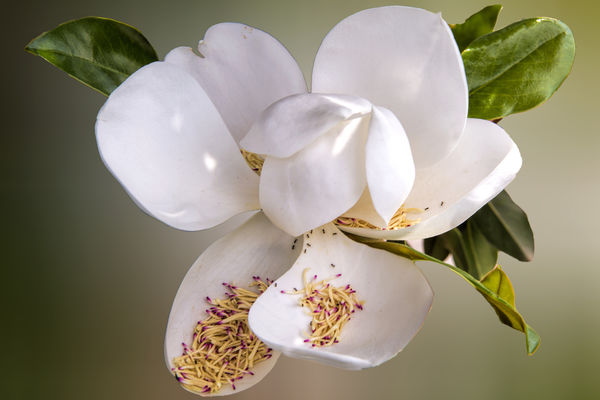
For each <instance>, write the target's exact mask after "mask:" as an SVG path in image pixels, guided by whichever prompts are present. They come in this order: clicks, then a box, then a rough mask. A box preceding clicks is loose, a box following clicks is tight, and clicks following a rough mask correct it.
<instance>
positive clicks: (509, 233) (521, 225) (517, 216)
mask: <svg viewBox="0 0 600 400" xmlns="http://www.w3.org/2000/svg"><path fill="white" fill-rule="evenodd" d="M469 221H472V222H473V223H474V224H475V225H476V226H477V228H479V230H481V232H482V233H483V235H485V237H486V239H487V240H488V241H489V242H490V243H492V244H493V245H494V246H495V247H496V248H498V250H501V251H503V252H505V253H506V254H509V255H511V256H513V257H515V258H516V259H518V260H520V261H531V259H533V253H534V240H533V231H532V230H531V226H530V225H529V220H528V218H527V214H525V212H524V211H523V210H522V209H521V208H520V207H519V206H518V205H517V204H516V203H515V202H514V201H513V200H512V199H511V198H510V196H509V195H508V193H506V191H502V192H501V193H500V194H499V195H498V196H496V197H495V198H494V199H493V200H492V201H490V202H489V203H488V204H486V205H485V206H484V207H482V208H481V209H480V210H479V211H477V213H475V215H473V216H472V217H471V218H470V219H469Z"/></svg>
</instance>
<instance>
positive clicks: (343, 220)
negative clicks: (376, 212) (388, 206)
mask: <svg viewBox="0 0 600 400" xmlns="http://www.w3.org/2000/svg"><path fill="white" fill-rule="evenodd" d="M422 212H425V210H423V209H421V208H405V207H404V205H402V206H401V207H400V208H399V209H398V211H396V213H395V214H394V216H393V217H392V219H391V220H390V222H389V224H388V226H386V227H385V228H382V227H379V226H376V225H373V224H372V223H370V222H367V221H365V220H362V219H359V218H352V217H338V218H336V219H335V221H334V222H335V223H336V224H337V225H342V226H347V227H349V228H368V229H378V230H383V231H386V230H387V231H393V230H396V229H402V228H408V227H411V226H413V225H415V224H418V223H419V222H421V219H420V218H415V219H409V218H408V214H419V213H422Z"/></svg>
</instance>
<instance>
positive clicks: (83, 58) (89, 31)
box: [25, 17, 158, 96]
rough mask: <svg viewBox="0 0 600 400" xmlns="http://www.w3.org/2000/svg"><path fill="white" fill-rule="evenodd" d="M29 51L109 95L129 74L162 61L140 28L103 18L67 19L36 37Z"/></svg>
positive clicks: (28, 47) (29, 46)
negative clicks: (159, 60) (154, 62)
mask: <svg viewBox="0 0 600 400" xmlns="http://www.w3.org/2000/svg"><path fill="white" fill-rule="evenodd" d="M25 50H27V51H29V52H30V53H32V54H36V55H38V56H40V57H43V58H44V59H46V60H47V61H48V62H50V63H51V64H53V65H55V66H56V67H58V68H59V69H61V70H63V71H65V72H66V73H67V74H69V75H70V76H72V77H73V78H75V79H77V80H78V81H80V82H82V83H83V84H85V85H87V86H89V87H91V88H92V89H95V90H97V91H99V92H100V93H102V94H105V95H107V96H108V95H109V94H110V93H111V92H112V91H113V90H114V89H115V88H116V87H117V86H119V85H120V84H121V82H123V81H124V80H125V79H127V77H128V76H129V75H131V74H132V73H134V72H135V71H137V70H138V69H139V68H141V67H143V66H144V65H146V64H149V63H151V62H153V61H156V60H158V56H157V55H156V51H154V49H153V48H152V46H151V45H150V43H149V42H148V40H146V38H145V37H144V36H143V35H142V34H141V33H140V32H139V31H138V30H137V29H135V28H133V27H131V26H129V25H126V24H124V23H122V22H118V21H114V20H112V19H107V18H100V17H86V18H82V19H78V20H74V21H69V22H65V23H64V24H61V25H59V26H58V27H56V28H55V29H53V30H51V31H49V32H45V33H42V34H41V35H40V36H38V37H37V38H35V39H33V40H32V41H31V42H30V43H29V44H28V45H27V47H25Z"/></svg>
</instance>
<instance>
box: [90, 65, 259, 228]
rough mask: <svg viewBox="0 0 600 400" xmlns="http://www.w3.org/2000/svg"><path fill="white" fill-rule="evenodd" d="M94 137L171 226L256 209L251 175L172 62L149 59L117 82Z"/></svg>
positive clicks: (138, 195) (212, 112) (112, 166)
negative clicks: (117, 84) (138, 68)
mask: <svg viewBox="0 0 600 400" xmlns="http://www.w3.org/2000/svg"><path fill="white" fill-rule="evenodd" d="M96 138H97V141H98V148H99V150H100V155H101V157H102V159H103V161H104V163H105V164H106V166H107V167H108V169H109V170H110V171H111V172H112V173H113V175H114V176H115V177H116V178H117V179H118V180H119V181H120V182H121V184H122V185H123V186H124V187H125V188H126V190H127V191H128V193H129V194H130V195H131V196H132V197H133V199H134V200H135V201H136V202H137V203H138V204H139V205H140V206H142V207H143V208H144V209H145V210H146V211H147V212H149V213H150V214H152V215H153V216H154V217H156V218H158V219H159V220H161V221H163V222H165V223H166V224H169V225H171V226H173V227H175V228H179V229H185V230H196V229H204V228H208V227H211V226H214V225H217V224H219V223H221V222H223V221H225V220H227V219H228V218H230V217H231V216H233V215H235V214H238V213H240V212H243V211H247V210H253V209H257V208H259V205H258V201H257V200H258V177H257V176H256V174H254V173H253V172H252V171H251V170H250V168H248V166H247V165H246V163H245V162H244V159H243V158H242V157H241V155H240V153H239V149H238V147H237V145H236V143H235V142H234V140H233V139H232V137H231V135H230V134H229V132H228V131H227V127H226V126H225V124H224V123H223V120H222V119H221V116H220V115H219V113H218V111H217V110H216V109H215V107H214V105H213V104H212V102H211V101H210V99H209V98H208V96H207V95H206V93H205V92H204V90H202V88H201V87H200V85H199V84H198V83H197V82H196V81H195V80H194V79H193V78H192V77H191V76H190V75H189V74H188V73H186V72H185V71H184V70H183V69H181V68H179V67H177V66H175V65H172V64H168V63H164V62H155V63H153V64H150V65H148V66H146V67H143V68H141V69H140V70H138V71H137V72H135V73H134V74H133V75H132V76H131V77H129V79H127V80H126V81H125V82H124V83H123V84H122V85H121V86H119V87H118V88H117V89H116V90H115V91H114V92H113V93H112V94H111V95H110V97H109V98H108V100H107V101H106V104H104V106H103V107H102V109H101V110H100V112H99V113H98V121H97V122H96Z"/></svg>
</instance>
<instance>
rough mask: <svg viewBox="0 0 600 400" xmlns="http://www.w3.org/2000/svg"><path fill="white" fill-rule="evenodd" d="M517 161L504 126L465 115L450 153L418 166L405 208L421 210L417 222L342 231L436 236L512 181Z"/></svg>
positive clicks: (377, 235) (401, 236) (375, 235)
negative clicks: (386, 228) (390, 228)
mask: <svg viewBox="0 0 600 400" xmlns="http://www.w3.org/2000/svg"><path fill="white" fill-rule="evenodd" d="M521 163H522V160H521V154H520V153H519V149H518V148H517V145H516V144H515V143H514V142H513V141H512V139H511V138H510V136H508V134H507V133H506V132H505V131H504V129H502V128H501V127H500V126H498V125H496V124H494V123H492V122H490V121H485V120H481V119H471V118H470V119H469V120H468V121H467V127H466V129H465V133H464V135H463V136H462V137H461V139H460V142H459V144H458V146H457V147H456V149H455V150H454V151H453V152H452V154H450V156H448V157H447V158H445V159H444V160H442V161H441V162H439V163H438V164H436V165H434V166H432V167H429V168H425V169H417V177H416V180H415V186H414V187H413V190H412V191H411V193H410V195H409V196H408V199H407V200H406V207H415V208H421V209H424V210H425V209H426V211H424V212H423V213H421V214H413V215H411V217H417V218H421V222H419V223H418V224H415V225H413V226H411V227H410V228H405V229H399V230H395V231H377V230H372V229H362V228H358V229H357V228H343V229H344V230H345V231H347V232H351V233H355V234H357V235H361V236H366V237H372V238H383V239H423V238H427V237H431V236H435V235H439V234H441V233H444V232H446V231H449V230H450V229H452V228H455V227H457V226H458V225H460V224H461V223H463V222H464V221H466V220H467V219H468V218H469V217H470V216H471V215H473V214H474V213H475V212H476V211H477V210H479V209H480V208H481V207H483V206H484V205H485V204H486V203H487V202H488V201H490V200H491V199H493V198H494V197H495V196H496V195H497V194H498V193H500V192H501V191H502V189H504V188H505V187H506V186H507V185H508V184H509V183H510V182H511V181H512V180H513V179H514V177H515V176H516V174H517V172H518V171H519V169H520V168H521Z"/></svg>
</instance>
